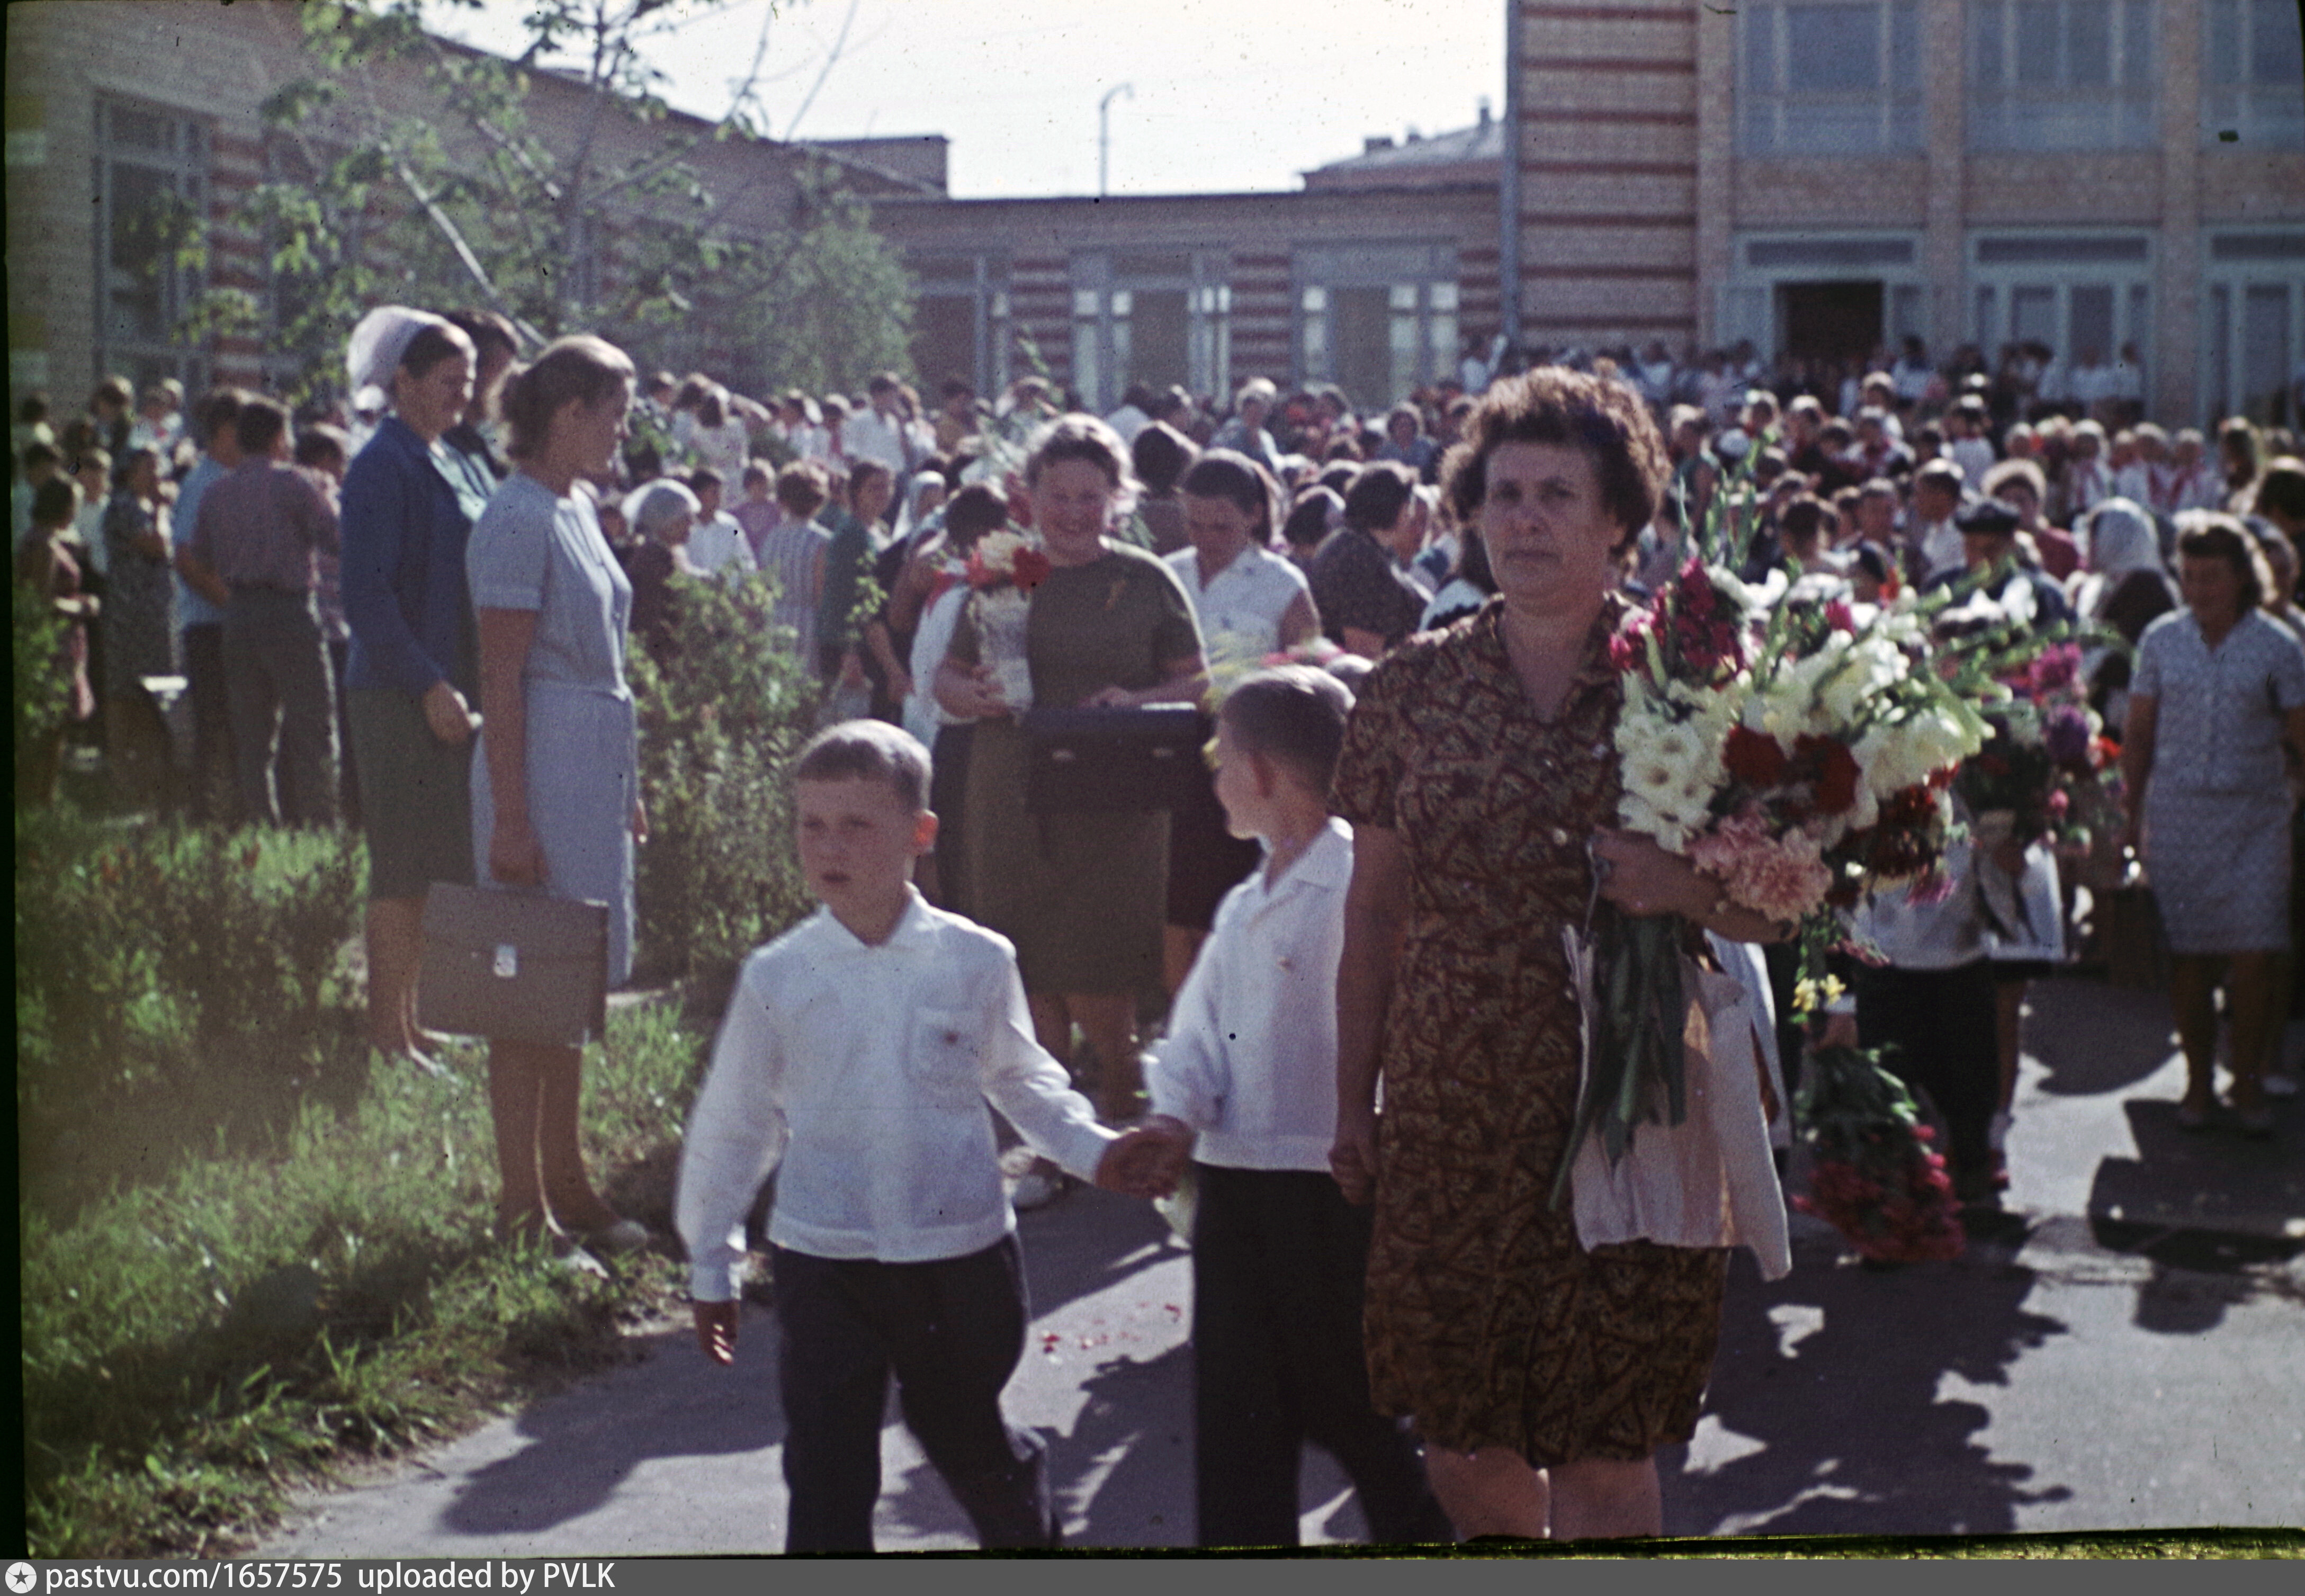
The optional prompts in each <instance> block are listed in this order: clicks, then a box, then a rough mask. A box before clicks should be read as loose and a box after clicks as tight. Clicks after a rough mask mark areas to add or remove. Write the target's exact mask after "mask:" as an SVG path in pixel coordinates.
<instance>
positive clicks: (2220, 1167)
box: [2088, 1099, 2305, 1323]
mask: <svg viewBox="0 0 2305 1596" xmlns="http://www.w3.org/2000/svg"><path fill="white" fill-rule="evenodd" d="M2122 1110H2123V1111H2124V1112H2125V1113H2126V1114H2127V1115H2128V1116H2129V1133H2130V1136H2131V1140H2132V1141H2133V1142H2134V1143H2135V1145H2136V1147H2137V1153H2138V1156H2137V1157H2135V1158H2133V1159H2131V1158H2107V1159H2102V1160H2100V1161H2099V1162H2098V1164H2097V1172H2096V1175H2095V1176H2094V1177H2093V1178H2092V1180H2091V1182H2090V1187H2089V1199H2088V1214H2089V1218H2091V1219H2092V1220H2095V1221H2098V1222H2103V1223H2110V1224H2114V1225H2132V1226H2146V1227H2154V1228H2156V1229H2164V1230H2187V1231H2203V1232H2212V1233H2220V1234H2227V1235H2254V1236H2261V1237H2266V1238H2268V1239H2274V1240H2280V1239H2284V1238H2293V1237H2295V1236H2296V1235H2298V1234H2299V1232H2300V1230H2301V1229H2305V1108H2301V1106H2300V1104H2299V1100H2298V1099H2289V1100H2287V1101H2285V1102H2283V1103H2281V1104H2279V1105H2278V1106H2277V1107H2275V1109H2274V1125H2275V1134H2274V1136H2273V1137H2272V1138H2270V1139H2269V1140H2265V1141H2258V1140H2255V1139H2252V1138H2249V1137H2244V1136H2242V1135H2241V1134H2239V1133H2237V1132H2236V1131H2235V1130H2234V1129H2233V1126H2232V1125H2231V1124H2230V1123H2223V1124H2215V1125H2213V1127H2212V1128H2211V1129H2209V1130H2206V1131H2187V1130H2184V1129H2182V1128H2181V1127H2180V1126H2179V1125H2178V1124H2177V1105H2176V1104H2175V1103H2173V1102H2165V1101H2160V1100H2156V1099H2130V1100H2129V1101H2127V1102H2125V1103H2123V1104H2122ZM2139 1322H2140V1323H2142V1322H2143V1321H2142V1320H2140V1321H2139Z"/></svg>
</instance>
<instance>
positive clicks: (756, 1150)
mask: <svg viewBox="0 0 2305 1596" xmlns="http://www.w3.org/2000/svg"><path fill="white" fill-rule="evenodd" d="M794 789H795V809H796V811H797V817H798V824H797V829H798V832H799V844H800V862H801V870H802V872H803V874H804V876H805V877H806V879H807V881H808V885H809V889H810V891H811V892H812V894H813V895H814V896H816V898H817V899H818V900H819V901H820V902H821V904H823V908H822V910H821V912H820V913H817V914H815V915H813V916H812V917H811V918H810V919H808V920H806V921H803V922H802V923H801V924H799V925H797V926H795V927H794V928H793V929H792V930H790V931H787V933H786V934H785V935H784V936H782V937H779V938H777V940H775V941H774V942H771V943H770V944H769V945H768V946H767V947H762V948H760V949H758V950H756V951H755V952H754V953H753V955H751V957H749V958H748V959H746V960H745V962H744V972H743V973H742V975H741V976H740V978H739V980H738V981H737V986H736V993H735V995H734V996H733V997H731V998H730V1000H729V1005H728V1013H727V1018H726V1019H725V1020H724V1021H723V1022H722V1024H721V1030H720V1036H719V1042H718V1043H717V1045H716V1046H715V1048H714V1050H713V1057H712V1068H711V1073H710V1075H709V1076H708V1077H707V1079H706V1081H705V1083H704V1088H703V1090H702V1092H701V1093H700V1094H699V1095H698V1097H697V1100H696V1106H695V1108H694V1109H693V1112H692V1113H691V1115H690V1116H689V1122H688V1131H687V1137H686V1146H685V1151H684V1153H683V1157H682V1161H681V1172H680V1198H679V1223H680V1233H681V1236H682V1238H683V1239H684V1240H685V1242H686V1243H687V1245H688V1252H689V1257H690V1259H691V1261H692V1269H693V1276H692V1280H691V1291H692V1295H693V1299H694V1316H695V1320H696V1333H697V1338H698V1341H699V1343H700V1344H701V1345H702V1347H703V1349H704V1352H705V1354H706V1355H707V1356H708V1357H710V1358H711V1359H712V1360H713V1361H714V1362H716V1363H724V1364H725V1363H732V1362H733V1361H734V1356H735V1349H736V1325H737V1304H736V1279H735V1276H736V1267H737V1265H738V1264H739V1263H740V1262H741V1261H742V1259H743V1256H744V1233H743V1223H744V1213H745V1210H746V1209H747V1208H748V1207H749V1206H750V1204H751V1202H752V1200H753V1193H755V1192H757V1191H758V1190H759V1189H760V1185H761V1181H762V1180H763V1179H765V1178H766V1176H768V1174H769V1172H770V1169H771V1168H778V1170H779V1173H778V1184H777V1194H776V1201H775V1205H774V1208H773V1210H772V1211H771V1214H770V1220H769V1241H770V1252H771V1261H772V1263H771V1267H772V1269H773V1271H774V1278H775V1281H776V1303H777V1313H778V1319H779V1320H780V1321H781V1328H782V1330H783V1336H782V1337H781V1345H780V1346H779V1348H778V1388H779V1391H780V1394H781V1396H782V1402H783V1407H784V1417H785V1425H786V1434H785V1454H784V1472H785V1480H786V1483H787V1486H788V1487H789V1489H790V1491H791V1498H792V1501H791V1508H790V1514H789V1517H788V1520H787V1526H786V1541H785V1549H786V1550H787V1551H788V1552H804V1551H808V1552H815V1551H870V1550H871V1549H872V1506H873V1503H874V1502H875V1501H876V1500H877V1499H878V1498H879V1496H880V1415H881V1409H882V1405H883V1404H884V1403H885V1401H886V1399H887V1391H888V1382H889V1376H890V1375H891V1374H893V1375H894V1376H895V1377H896V1380H897V1388H898V1395H899V1399H900V1401H901V1404H902V1406H903V1409H904V1413H905V1419H906V1423H907V1424H908V1425H909V1426H910V1427H911V1429H912V1430H913V1433H914V1436H915V1437H917V1438H918V1439H919V1440H920V1443H921V1447H922V1449H923V1451H924V1452H926V1453H927V1454H928V1456H929V1460H930V1462H931V1463H932V1464H934V1465H935V1466H936V1468H937V1471H938V1472H939V1473H940V1474H942V1475H943V1476H944V1479H945V1481H946V1483H947V1484H948V1485H949V1486H950V1487H951V1489H952V1492H953V1495H954V1496H955V1497H956V1498H957V1499H958V1500H959V1502H960V1505H961V1507H963V1508H964V1509H965V1510H966V1512H967V1513H968V1515H969V1517H970V1519H971V1521H972V1522H973V1523H974V1525H975V1527H976V1531H977V1535H978V1538H979V1540H980V1541H982V1543H983V1544H984V1545H985V1546H987V1547H1022V1546H1050V1545H1054V1544H1056V1541H1057V1530H1058V1526H1057V1523H1056V1519H1055V1517H1054V1515H1053V1513H1052V1510H1051V1507H1050V1493H1049V1483H1048V1478H1047V1469H1046V1463H1045V1457H1044V1453H1043V1447H1042V1443H1041V1441H1040V1439H1039V1438H1038V1437H1036V1436H1034V1435H1033V1434H1032V1433H1031V1432H1030V1431H1028V1430H1021V1429H1017V1428H1015V1427H1013V1426H1010V1425H1009V1424H1008V1423H1007V1422H1006V1421H1005V1420H1004V1419H1003V1418H1002V1416H1001V1413H1000V1392H1001V1389H1002V1388H1003V1387H1005V1386H1006V1385H1007V1384H1008V1378H1009V1376H1010V1375H1011V1374H1013V1373H1014V1372H1015V1371H1016V1363H1017V1361H1018V1359H1019V1358H1020V1357H1021V1356H1022V1354H1023V1352H1024V1347H1025V1323H1026V1320H1027V1310H1026V1304H1025V1289H1024V1272H1023V1265H1022V1260H1021V1257H1020V1255H1019V1253H1018V1251H1017V1246H1016V1235H1015V1231H1016V1216H1015V1213H1014V1212H1013V1210H1011V1208H1010V1206H1009V1203H1008V1198H1007V1196H1006V1195H1005V1194H1004V1193H1003V1192H1002V1189H1001V1180H1000V1169H999V1162H998V1156H997V1152H996V1150H995V1148H994V1144H993V1136H992V1124H991V1116H989V1115H987V1114H986V1113H985V1104H986V1102H987V1101H988V1100H989V1101H990V1102H991V1104H992V1105H993V1106H994V1107H995V1108H998V1109H999V1111H1000V1112H1001V1113H1002V1114H1003V1115H1005V1116H1008V1119H1009V1120H1010V1121H1011V1122H1012V1123H1013V1124H1014V1125H1016V1128H1017V1129H1018V1130H1019V1131H1020V1132H1022V1133H1023V1134H1024V1136H1025V1140H1026V1141H1027V1142H1030V1143H1031V1144H1032V1145H1033V1147H1034V1148H1035V1149H1036V1150H1039V1151H1041V1152H1042V1153H1044V1154H1046V1155H1047V1156H1048V1157H1050V1158H1051V1159H1055V1160H1056V1161H1057V1162H1058V1163H1059V1164H1060V1165H1062V1166H1063V1167H1065V1168H1067V1169H1068V1170H1070V1171H1071V1172H1073V1173H1074V1174H1076V1175H1079V1176H1083V1177H1084V1178H1092V1179H1093V1180H1094V1181H1095V1182H1096V1184H1099V1185H1101V1186H1104V1187H1107V1188H1108V1189H1110V1190H1114V1191H1120V1192H1127V1193H1132V1194H1135V1195H1142V1196H1152V1195H1158V1194H1161V1193H1163V1192H1165V1191H1167V1190H1168V1189H1170V1186H1171V1184H1172V1181H1171V1179H1170V1176H1169V1175H1168V1171H1169V1169H1170V1167H1172V1166H1173V1163H1174V1160H1175V1150H1174V1147H1173V1140H1172V1138H1171V1137H1170V1134H1169V1133H1167V1132H1165V1131H1162V1130H1155V1129H1147V1128H1143V1127H1140V1128H1138V1129H1136V1130H1134V1131H1130V1132H1127V1133H1120V1134H1116V1133H1113V1132H1111V1131H1109V1130H1106V1129H1105V1128H1103V1127H1102V1126H1101V1125H1098V1124H1097V1123H1096V1115H1095V1111H1094V1109H1093V1108H1092V1107H1091V1105H1090V1104H1089V1102H1088V1100H1087V1099H1085V1098H1083V1097H1082V1096H1080V1095H1079V1094H1078V1093H1077V1092H1076V1091H1073V1090H1072V1089H1071V1087H1070V1086H1069V1085H1068V1084H1067V1077H1066V1074H1065V1072H1064V1069H1063V1067H1062V1066H1061V1065H1059V1064H1058V1063H1057V1062H1056V1060H1055V1059H1053V1058H1051V1057H1050V1056H1049V1055H1048V1054H1047V1053H1046V1052H1044V1051H1042V1048H1041V1047H1040V1046H1039V1044H1038V1043H1037V1042H1035V1041H1034V1040H1033V1024H1032V1019H1031V1017H1030V1014H1028V1012H1027V1010H1026V1008H1025V990H1024V987H1023V984H1022V983H1021V982H1020V981H1019V980H1018V978H1017V974H1016V955H1015V952H1014V950H1013V949H1012V948H1011V947H1009V945H1008V942H1007V941H1005V940H1004V939H1003V938H1000V937H999V936H997V935H995V934H994V933H992V932H991V931H988V930H984V929H983V928H982V927H981V926H978V925H975V924H974V923H972V922H971V921H965V920H963V919H961V918H960V917H959V916H958V915H955V914H948V913H944V912H943V911H941V910H940V909H936V908H934V907H931V905H930V904H929V903H928V901H927V900H926V899H925V898H923V897H922V896H921V895H920V894H919V893H918V892H916V891H915V890H914V887H913V885H912V879H911V878H912V870H913V867H914V863H915V862H916V861H918V860H919V858H920V857H921V856H922V855H923V854H924V853H928V852H929V851H930V850H931V848H932V847H933V846H934V845H935V842H936V829H937V819H936V816H935V814H934V813H933V812H931V811H930V810H929V808H928V807H927V795H928V791H929V756H928V751H927V750H926V749H923V747H922V746H921V745H920V743H919V742H918V741H917V740H915V739H914V738H913V737H911V736H909V735H907V734H906V733H905V732H904V731H902V730H901V729H899V728H897V727H896V726H889V725H887V724H885V723H883V722H880V721H852V722H848V723H846V724H844V725H841V726H833V727H831V728H829V730H827V731H825V732H823V733H821V734H819V735H818V736H817V737H816V738H815V739H814V740H813V741H812V743H810V744H809V745H808V746H807V747H806V748H804V750H802V751H801V754H800V756H799V758H798V760H796V761H795V766H794Z"/></svg>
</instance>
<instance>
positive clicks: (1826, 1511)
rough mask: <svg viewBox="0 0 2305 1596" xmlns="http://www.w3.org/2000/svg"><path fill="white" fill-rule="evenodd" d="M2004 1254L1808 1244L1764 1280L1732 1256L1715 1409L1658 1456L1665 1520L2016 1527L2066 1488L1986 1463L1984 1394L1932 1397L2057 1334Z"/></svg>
mask: <svg viewBox="0 0 2305 1596" xmlns="http://www.w3.org/2000/svg"><path fill="white" fill-rule="evenodd" d="M1996 1252H1997V1250H1996ZM2002 1256H2005V1254H2001V1255H1995V1254H1989V1253H1987V1252H1983V1251H1980V1252H1973V1253H1972V1254H1971V1255H1970V1257H1969V1260H1967V1261H1963V1262H1961V1263H1953V1264H1941V1263H1940V1264H1915V1265H1910V1266H1908V1267H1907V1268H1905V1269H1901V1270H1897V1271H1894V1272H1875V1271H1872V1270H1867V1269H1859V1268H1857V1267H1854V1266H1846V1267H1838V1268H1836V1267H1831V1266H1829V1265H1826V1264H1824V1262H1823V1261H1821V1260H1819V1261H1811V1260H1808V1259H1804V1260H1803V1261H1801V1262H1800V1264H1799V1267H1797V1268H1796V1269H1794V1270H1793V1272H1792V1273H1791V1274H1790V1275H1789V1276H1787V1277H1786V1278H1784V1279H1782V1280H1779V1281H1777V1282H1775V1283H1774V1284H1768V1283H1765V1282H1764V1281H1763V1280H1762V1279H1761V1278H1760V1277H1759V1275H1758V1273H1757V1272H1756V1270H1755V1269H1754V1268H1753V1265H1752V1260H1751V1258H1750V1256H1749V1255H1748V1254H1746V1253H1744V1252H1739V1253H1738V1254H1736V1259H1735V1262H1734V1264H1733V1265H1732V1268H1731V1276H1730V1285H1729V1300H1728V1304H1727V1311H1726V1313H1725V1316H1724V1322H1723V1324H1722V1337H1721V1350H1720V1353H1719V1354H1718V1356H1717V1357H1716V1358H1715V1359H1714V1374H1713V1384H1712V1387H1711V1388H1710V1389H1709V1390H1708V1391H1707V1393H1706V1395H1705V1413H1706V1415H1707V1418H1708V1419H1709V1420H1710V1421H1711V1422H1709V1423H1702V1424H1700V1427H1699V1430H1698V1431H1697V1439H1695V1440H1693V1441H1692V1442H1691V1443H1690V1444H1689V1445H1688V1447H1670V1448H1667V1449H1666V1450H1665V1451H1664V1452H1663V1453H1662V1454H1660V1456H1659V1457H1658V1464H1659V1468H1660V1472H1661V1473H1662V1475H1663V1481H1664V1507H1665V1532H1666V1533H1667V1534H1670V1535H1722V1534H1765V1535H1818V1534H1823V1535H1840V1534H1866V1535H1883V1534H1893V1535H1908V1534H1917V1535H1927V1534H1961V1535H1977V1534H1995V1533H2003V1532H2013V1531H2015V1530H2016V1529H2017V1527H2018V1524H2017V1513H2016V1509H2017V1508H2018V1507H2021V1506H2023V1505H2025V1504H2027V1503H2030V1502H2039V1501H2062V1500H2064V1499H2066V1498H2068V1497H2069V1496H2070V1494H2071V1493H2070V1491H2068V1490H2066V1488H2065V1487H2063V1486H2049V1487H2046V1488H2041V1489H2032V1488H2031V1485H2030V1482H2031V1480H2032V1473H2033V1471H2032V1470H2031V1469H2030V1468H2029V1467H2027V1466H2025V1465H2023V1464H2007V1463H1995V1462H1992V1461H1990V1460H1989V1458H1988V1456H1987V1453H1986V1448H1985V1447H1983V1446H1982V1445H1980V1444H1979V1443H1978V1441H1977V1439H1975V1438H1976V1435H1977V1432H1978V1431H1979V1430H1982V1429H1984V1428H1985V1427H1986V1423H1987V1422H1988V1421H1989V1419H1990V1414H1989V1413H1987V1411H1986V1408H1985V1407H1984V1406H1983V1405H1980V1404H1978V1403H1976V1402H1969V1401H1962V1400H1960V1399H1959V1398H1958V1397H1957V1396H1946V1395H1945V1394H1944V1392H1945V1388H1946V1386H1947V1384H1948V1382H1949V1381H1951V1382H1952V1383H1953V1384H1955V1385H1956V1386H1957V1385H1958V1384H1960V1383H1963V1382H1965V1383H1967V1384H1969V1385H1977V1386H2000V1385H2004V1384H2005V1383H2006V1374H2007V1371H2008V1370H2009V1368H2010V1367H2011V1365H2012V1364H2013V1363H2016V1361H2017V1360H2018V1359H2019V1358H2020V1357H2021V1356H2022V1355H2023V1354H2026V1353H2027V1352H2029V1351H2030V1350H2032V1349H2034V1348H2036V1347H2038V1346H2042V1345H2044V1344H2045V1343H2046V1342H2047V1341H2048V1339H2049V1338H2050V1337H2054V1336H2060V1335H2063V1334H2065V1333H2067V1326H2066V1325H2065V1324H2064V1323H2063V1322H2062V1321H2061V1320H2055V1319H2051V1318H2048V1317H2046V1316H2045V1315H2042V1314H2038V1313H2029V1312H2025V1311H2024V1310H2023V1308H2022V1307H2021V1306H2020V1304H2021V1303H2023V1302H2024V1300H2025V1297H2026V1295H2027V1294H2028V1293H2029V1291H2030V1290H2031V1289H2032V1285H2033V1280H2034V1271H2033V1270H2031V1269H2024V1268H2020V1267H2018V1266H2016V1265H2014V1264H2012V1263H2008V1262H2004V1261H2000V1259H2001V1257H2002ZM1949 1271H1959V1273H1960V1275H1961V1279H1960V1280H1959V1282H1958V1288H1957V1289H1956V1288H1954V1282H1952V1281H1951V1280H1949V1279H1948V1278H1947V1276H1948V1272H1949Z"/></svg>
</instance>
